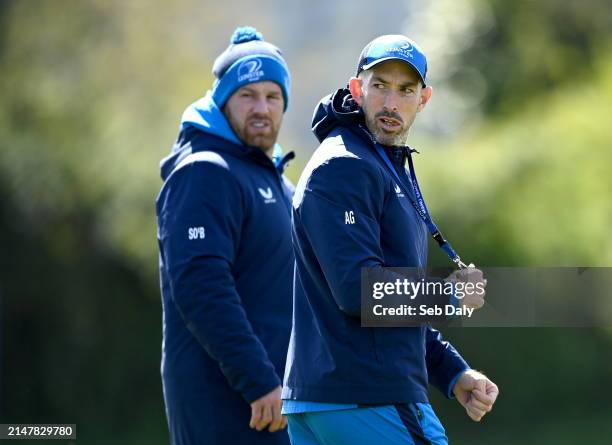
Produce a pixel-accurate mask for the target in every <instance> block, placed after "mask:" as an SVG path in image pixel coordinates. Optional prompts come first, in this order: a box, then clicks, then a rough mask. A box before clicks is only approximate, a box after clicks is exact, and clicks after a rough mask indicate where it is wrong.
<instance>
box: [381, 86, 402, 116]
mask: <svg viewBox="0 0 612 445" xmlns="http://www.w3.org/2000/svg"><path fill="white" fill-rule="evenodd" d="M398 99H399V97H398V94H397V92H396V91H394V90H392V89H389V90H387V93H386V94H385V103H384V107H385V108H386V109H387V110H389V111H397V107H398V103H399V101H398Z"/></svg>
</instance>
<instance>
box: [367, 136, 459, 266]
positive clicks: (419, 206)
mask: <svg viewBox="0 0 612 445" xmlns="http://www.w3.org/2000/svg"><path fill="white" fill-rule="evenodd" d="M372 142H373V143H374V146H375V147H376V151H377V153H378V155H379V156H380V157H381V158H382V160H383V162H384V163H385V165H386V166H387V168H388V170H389V171H390V172H391V174H393V176H395V179H396V180H397V183H398V186H399V187H400V188H402V189H403V191H404V193H405V194H406V197H407V198H408V199H409V200H410V203H411V204H412V207H414V209H415V210H416V212H417V214H418V215H419V217H420V218H421V219H422V220H423V222H424V223H425V225H426V226H427V229H428V230H429V233H430V234H431V236H432V238H433V239H434V240H435V241H436V243H438V246H440V248H441V249H442V250H443V251H444V252H445V253H446V255H448V257H449V258H450V259H451V261H452V262H453V263H455V264H456V265H457V267H459V269H463V268H465V267H467V265H466V264H465V263H464V262H463V261H461V258H460V257H459V255H457V252H455V251H454V250H453V248H452V246H451V245H450V243H449V242H448V241H447V240H446V239H444V237H443V236H442V233H441V232H440V230H438V227H437V226H436V224H435V223H434V221H433V219H432V218H431V215H430V214H429V210H428V209H427V205H426V204H425V200H424V199H423V195H422V193H421V189H420V188H419V183H418V181H417V178H416V173H415V171H414V165H413V163H412V153H410V152H408V167H409V170H410V181H411V183H412V184H411V185H412V190H413V192H414V196H415V198H416V201H415V200H414V199H412V197H411V194H410V193H408V190H406V186H405V183H404V182H403V181H402V180H401V179H400V177H399V175H398V174H397V171H396V170H395V168H394V167H393V164H391V161H390V160H389V157H388V156H387V153H385V150H384V149H383V148H382V147H381V145H380V144H379V143H377V142H375V141H372Z"/></svg>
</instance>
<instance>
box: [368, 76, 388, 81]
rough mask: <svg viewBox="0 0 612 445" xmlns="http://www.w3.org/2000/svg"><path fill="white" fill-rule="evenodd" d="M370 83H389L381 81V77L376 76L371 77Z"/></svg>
mask: <svg viewBox="0 0 612 445" xmlns="http://www.w3.org/2000/svg"><path fill="white" fill-rule="evenodd" d="M371 81H372V82H381V83H389V82H387V81H386V80H385V79H383V78H382V77H380V76H376V75H372V79H371Z"/></svg>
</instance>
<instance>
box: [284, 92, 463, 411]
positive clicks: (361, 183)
mask: <svg viewBox="0 0 612 445" xmlns="http://www.w3.org/2000/svg"><path fill="white" fill-rule="evenodd" d="M313 131H314V133H315V135H316V136H317V138H318V140H319V141H320V142H321V145H320V146H319V148H318V149H317V150H316V151H315V153H314V154H313V156H312V158H311V159H310V161H309V163H308V164H307V166H306V168H305V170H304V172H303V173H302V176H301V178H300V180H299V183H298V185H297V187H296V191H295V195H294V199H293V228H292V236H293V244H294V250H295V255H296V274H295V287H294V298H293V300H294V309H293V330H292V333H291V340H290V343H289V352H288V356H287V367H286V370H285V378H284V388H283V398H284V399H293V400H300V401H313V402H323V403H351V404H395V403H412V402H422V403H427V401H428V397H427V387H428V384H429V383H431V384H433V385H434V386H436V387H437V388H439V389H440V390H441V391H442V392H443V393H444V394H445V395H446V396H447V397H452V393H451V391H452V387H453V385H454V382H455V379H456V378H457V377H458V376H459V375H460V374H461V373H462V372H463V371H464V370H466V369H468V365H467V363H466V362H465V361H464V360H463V359H462V358H461V356H460V355H459V354H458V353H457V351H456V350H455V349H454V348H453V347H452V346H451V345H450V344H449V343H448V342H446V341H443V340H442V337H441V335H440V333H439V332H438V331H436V330H434V329H433V328H431V327H430V326H429V325H427V324H426V325H422V326H418V327H409V328H365V327H361V325H360V313H361V306H360V303H361V292H360V285H361V269H362V268H364V267H368V268H376V267H425V266H426V263H427V249H428V245H427V240H428V232H427V228H426V226H425V224H424V223H423V221H422V220H421V219H420V218H419V216H418V214H417V213H416V211H415V210H414V208H413V206H412V204H411V202H410V197H408V196H406V195H405V193H404V190H409V191H412V188H411V187H409V186H405V187H404V188H403V189H400V188H398V187H397V184H396V183H395V177H394V176H393V174H392V172H391V171H390V170H389V167H387V165H386V164H385V162H383V159H382V158H381V157H380V155H379V154H378V153H377V151H376V149H375V145H374V144H375V142H374V140H373V138H372V136H371V135H370V133H369V132H368V130H367V128H366V127H365V123H364V119H363V113H362V111H361V109H360V108H359V107H358V106H357V105H356V104H355V102H354V101H353V100H352V98H351V96H350V93H349V92H348V90H339V91H337V92H336V93H335V94H333V95H331V96H327V97H326V98H324V99H323V100H322V101H321V103H320V104H319V105H318V107H317V109H316V110H315V115H314V118H313ZM385 153H386V155H387V156H389V157H390V158H391V159H390V160H391V162H392V163H393V164H392V165H393V166H394V167H395V168H396V171H397V172H399V173H400V179H402V181H405V185H406V184H409V181H410V179H409V177H408V175H407V174H406V170H405V167H404V162H405V160H406V156H409V155H410V153H409V151H408V150H407V149H405V148H390V147H386V148H385ZM412 199H414V196H412ZM347 215H352V218H348V219H347Z"/></svg>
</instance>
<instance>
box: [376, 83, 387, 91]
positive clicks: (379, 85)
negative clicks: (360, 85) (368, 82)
mask: <svg viewBox="0 0 612 445" xmlns="http://www.w3.org/2000/svg"><path fill="white" fill-rule="evenodd" d="M384 87H385V86H384V85H383V84H382V83H375V84H374V88H376V89H378V90H382V89H383V88H384Z"/></svg>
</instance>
